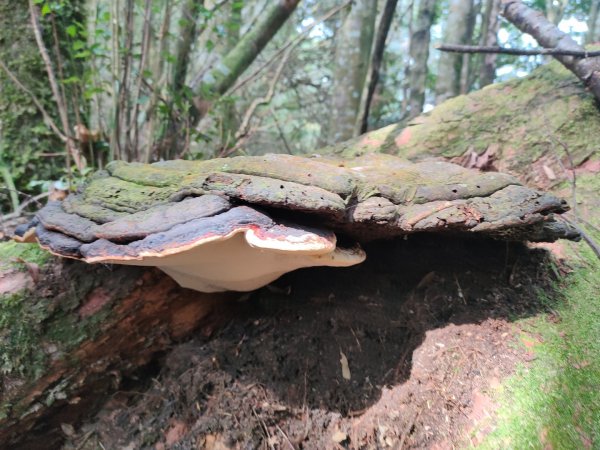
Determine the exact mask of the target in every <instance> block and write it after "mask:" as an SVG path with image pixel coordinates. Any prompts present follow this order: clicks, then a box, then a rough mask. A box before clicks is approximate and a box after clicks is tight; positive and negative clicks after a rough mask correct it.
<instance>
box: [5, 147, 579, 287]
mask: <svg viewBox="0 0 600 450" xmlns="http://www.w3.org/2000/svg"><path fill="white" fill-rule="evenodd" d="M567 210H568V206H567V204H566V202H565V201H564V200H560V199H558V198H556V197H554V196H553V195H550V194H546V193H543V192H539V191H536V190H533V189H530V188H528V187H525V186H523V185H521V183H519V181H518V180H516V179H515V178H514V177H512V176H510V175H506V174H502V173H497V172H485V173H482V172H478V171H474V170H469V169H465V168H463V167H461V166H457V165H455V164H450V163H446V162H441V161H434V162H421V163H410V162H407V161H405V160H402V159H400V158H396V157H393V156H389V155H382V154H372V155H366V156H362V157H360V158H356V159H353V160H341V159H335V158H328V157H318V158H303V157H297V156H289V155H274V154H272V155H265V156H241V157H236V158H228V159H214V160H209V161H181V160H178V161H164V162H159V163H154V164H139V163H125V162H121V161H115V162H113V163H111V164H109V165H108V167H107V169H106V170H105V171H99V172H97V173H96V174H95V175H94V176H93V177H92V178H91V179H90V180H89V181H88V183H87V184H86V185H85V186H83V187H82V188H80V190H79V191H78V192H77V193H75V194H72V195H70V196H69V197H67V198H66V199H65V200H64V201H62V202H50V203H48V205H46V206H45V207H44V208H42V209H41V210H40V211H39V212H38V213H37V214H36V216H35V218H34V219H33V220H32V221H31V222H30V223H29V224H27V225H25V226H22V227H20V228H19V229H17V232H16V238H17V239H19V240H28V239H31V238H32V237H34V236H35V238H36V239H37V241H38V242H39V243H40V245H41V246H42V247H44V248H46V249H48V250H49V251H51V252H52V253H54V254H56V255H60V256H65V257H70V258H75V259H80V260H83V261H86V262H89V263H116V264H130V265H141V266H156V267H159V268H160V269H162V270H163V271H164V272H166V273H167V274H169V275H170V276H171V277H173V278H174V279H175V280H176V281H177V282H178V283H179V284H180V285H182V286H184V287H188V288H191V289H196V290H198V291H203V292H215V291H225V290H235V291H249V290H253V289H256V288H258V287H261V286H264V285H266V284H268V283H270V282H271V281H273V280H275V279H276V278H278V277H279V276H281V275H282V274H284V273H286V272H289V271H292V270H295V269H298V268H302V267H310V266H334V267H347V266H352V265H354V264H358V263H360V262H362V261H363V260H364V259H365V253H364V252H363V250H361V248H360V247H359V246H358V245H359V244H358V243H360V242H366V241H369V240H373V239H381V238H393V237H397V236H406V235H410V234H413V233H425V232H428V233H432V232H436V233H455V234H464V235H471V236H487V237H491V238H495V239H506V240H530V241H554V240H556V239H559V238H566V239H578V238H579V235H578V233H577V231H576V230H574V229H573V228H572V227H570V226H569V225H568V224H566V223H565V222H562V221H557V220H556V218H555V215H556V214H560V213H562V212H564V211H567ZM336 234H337V236H343V237H344V240H345V241H349V242H353V243H352V244H350V245H349V246H347V247H339V246H338V245H337V237H336Z"/></svg>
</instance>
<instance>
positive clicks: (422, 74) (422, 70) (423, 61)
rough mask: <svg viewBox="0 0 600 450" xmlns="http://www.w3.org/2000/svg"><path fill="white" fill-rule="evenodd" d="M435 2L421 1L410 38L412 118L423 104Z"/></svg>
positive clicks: (410, 114)
mask: <svg viewBox="0 0 600 450" xmlns="http://www.w3.org/2000/svg"><path fill="white" fill-rule="evenodd" d="M434 8H435V0H421V1H420V2H419V12H418V13H417V22H416V24H415V29H414V31H413V34H412V36H411V37H410V60H411V62H412V64H411V66H410V74H409V77H410V78H409V79H410V113H409V117H410V118H413V117H416V116H418V115H419V114H421V112H422V111H423V105H424V104H425V88H426V82H427V61H428V59H429V41H430V39H431V26H432V25H433V19H434Z"/></svg>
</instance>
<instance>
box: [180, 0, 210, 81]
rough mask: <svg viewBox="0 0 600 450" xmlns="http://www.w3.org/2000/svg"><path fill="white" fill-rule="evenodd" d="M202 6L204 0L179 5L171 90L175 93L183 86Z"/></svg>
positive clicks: (192, 0)
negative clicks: (177, 37) (179, 12)
mask: <svg viewBox="0 0 600 450" xmlns="http://www.w3.org/2000/svg"><path fill="white" fill-rule="evenodd" d="M203 6H204V0H186V1H184V2H183V3H182V5H181V17H180V19H179V20H180V29H179V41H178V42H177V48H176V50H175V63H174V64H173V75H172V90H173V92H175V93H180V92H181V91H182V89H183V88H184V86H185V78H186V76H187V73H188V66H189V62H190V57H191V56H192V45H193V44H194V41H195V40H196V37H197V36H198V21H199V19H200V17H199V15H200V9H201V8H202V7H203Z"/></svg>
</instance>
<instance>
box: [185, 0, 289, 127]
mask: <svg viewBox="0 0 600 450" xmlns="http://www.w3.org/2000/svg"><path fill="white" fill-rule="evenodd" d="M299 2H300V0H279V1H277V2H275V3H273V5H270V7H269V9H267V11H266V12H265V13H264V17H262V18H261V19H260V21H259V22H258V23H256V24H255V25H254V26H253V27H252V29H251V30H250V31H249V32H248V33H246V34H245V35H244V37H242V38H241V39H240V40H239V42H238V43H237V45H236V46H235V47H234V48H233V49H232V50H231V51H230V52H229V53H227V55H225V56H224V57H223V58H222V59H221V61H220V62H219V63H218V64H217V65H215V67H213V68H212V69H211V70H209V71H208V72H207V74H206V75H205V76H204V77H203V79H202V80H201V81H200V83H198V85H197V86H192V89H193V90H194V93H195V94H196V96H197V98H196V99H195V103H196V109H197V111H196V114H197V117H198V118H201V117H202V116H203V114H204V113H205V112H206V108H207V107H208V105H206V104H204V105H202V102H206V101H209V102H210V101H213V100H214V99H215V98H218V97H220V96H221V95H223V94H224V93H225V92H226V91H227V90H228V89H229V88H231V87H232V86H233V84H234V83H235V82H236V81H237V79H238V78H239V76H240V75H241V74H242V73H243V72H244V71H245V70H246V69H247V68H248V66H250V64H252V62H253V61H254V60H255V59H256V57H257V56H258V55H259V54H260V52H261V51H262V49H263V48H264V47H265V45H267V44H268V43H269V41H270V40H271V39H272V38H273V36H275V34H276V33H277V31H279V29H280V28H281V26H282V25H283V24H284V23H285V21H286V20H287V19H288V18H289V17H290V15H291V14H292V13H293V12H294V10H295V9H296V7H297V6H298V3H299Z"/></svg>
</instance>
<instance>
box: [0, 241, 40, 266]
mask: <svg viewBox="0 0 600 450" xmlns="http://www.w3.org/2000/svg"><path fill="white" fill-rule="evenodd" d="M50 257H51V256H50V254H49V253H48V252H47V251H45V250H42V249H41V248H40V246H39V245H37V244H20V243H18V242H12V241H9V242H0V270H8V269H11V268H19V269H23V270H26V263H33V264H37V265H43V264H45V263H46V262H47V261H48V260H49V259H50Z"/></svg>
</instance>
